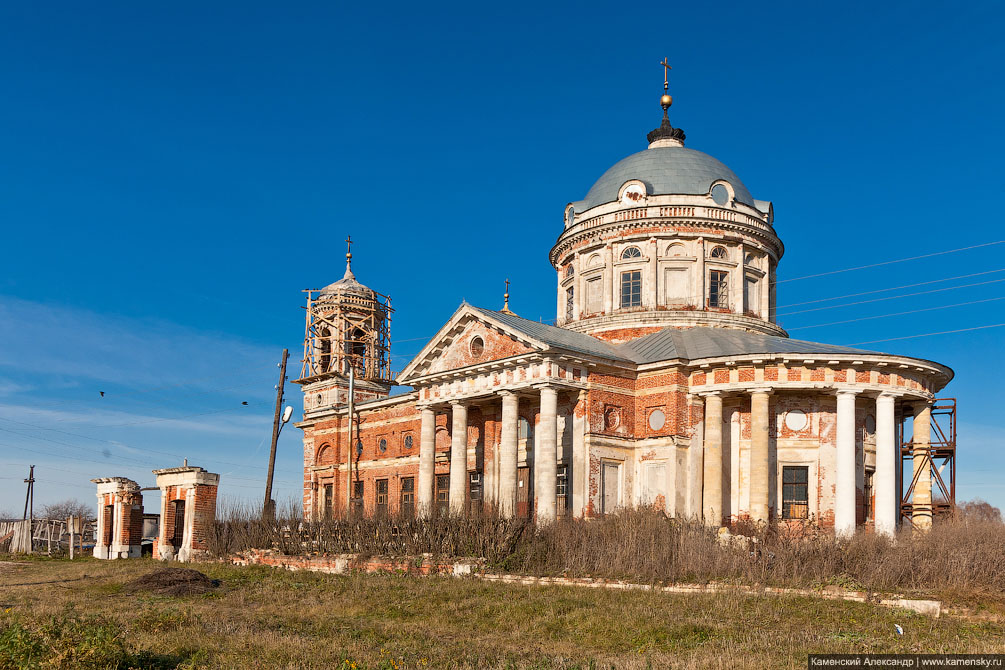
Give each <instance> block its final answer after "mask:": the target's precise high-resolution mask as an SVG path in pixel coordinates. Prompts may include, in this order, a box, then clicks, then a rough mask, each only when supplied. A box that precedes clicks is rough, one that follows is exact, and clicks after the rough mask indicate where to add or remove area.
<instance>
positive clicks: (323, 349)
mask: <svg viewBox="0 0 1005 670" xmlns="http://www.w3.org/2000/svg"><path fill="white" fill-rule="evenodd" d="M318 352H319V353H318V367H319V368H320V369H319V370H318V372H328V366H329V365H330V364H331V358H332V356H331V354H332V341H331V331H329V330H328V329H327V328H322V329H321V333H320V334H319V335H318Z"/></svg>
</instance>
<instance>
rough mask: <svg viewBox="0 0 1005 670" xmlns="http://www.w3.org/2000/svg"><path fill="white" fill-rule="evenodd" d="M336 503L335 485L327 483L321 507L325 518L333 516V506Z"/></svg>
mask: <svg viewBox="0 0 1005 670" xmlns="http://www.w3.org/2000/svg"><path fill="white" fill-rule="evenodd" d="M334 505H335V485H334V484H325V488H324V498H323V499H322V500H321V508H322V510H323V515H324V517H325V518H328V517H330V516H331V513H332V507H334Z"/></svg>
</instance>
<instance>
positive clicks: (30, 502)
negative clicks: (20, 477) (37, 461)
mask: <svg viewBox="0 0 1005 670" xmlns="http://www.w3.org/2000/svg"><path fill="white" fill-rule="evenodd" d="M24 483H25V484H27V485H28V491H27V492H25V494H24V516H23V517H21V519H22V520H25V519H29V520H33V517H34V516H35V466H34V465H32V466H29V468H28V479H26V480H24ZM29 514H30V516H29Z"/></svg>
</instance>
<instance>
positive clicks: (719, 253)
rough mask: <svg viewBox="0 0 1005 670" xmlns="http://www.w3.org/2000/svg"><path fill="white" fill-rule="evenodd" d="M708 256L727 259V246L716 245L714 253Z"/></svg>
mask: <svg viewBox="0 0 1005 670" xmlns="http://www.w3.org/2000/svg"><path fill="white" fill-rule="evenodd" d="M708 257H709V258H718V259H720V260H726V247H715V248H714V249H712V253H710V254H709V255H708Z"/></svg>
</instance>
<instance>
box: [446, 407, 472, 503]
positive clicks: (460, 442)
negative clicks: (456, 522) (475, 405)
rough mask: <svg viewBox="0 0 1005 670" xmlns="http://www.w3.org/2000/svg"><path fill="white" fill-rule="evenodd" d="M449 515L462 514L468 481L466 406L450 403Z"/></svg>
mask: <svg viewBox="0 0 1005 670" xmlns="http://www.w3.org/2000/svg"><path fill="white" fill-rule="evenodd" d="M450 411H451V415H452V418H451V431H450V433H451V435H450V513H451V514H463V513H464V502H465V499H466V498H467V488H468V487H467V479H468V406H467V405H465V404H464V403H462V402H452V403H450Z"/></svg>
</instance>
